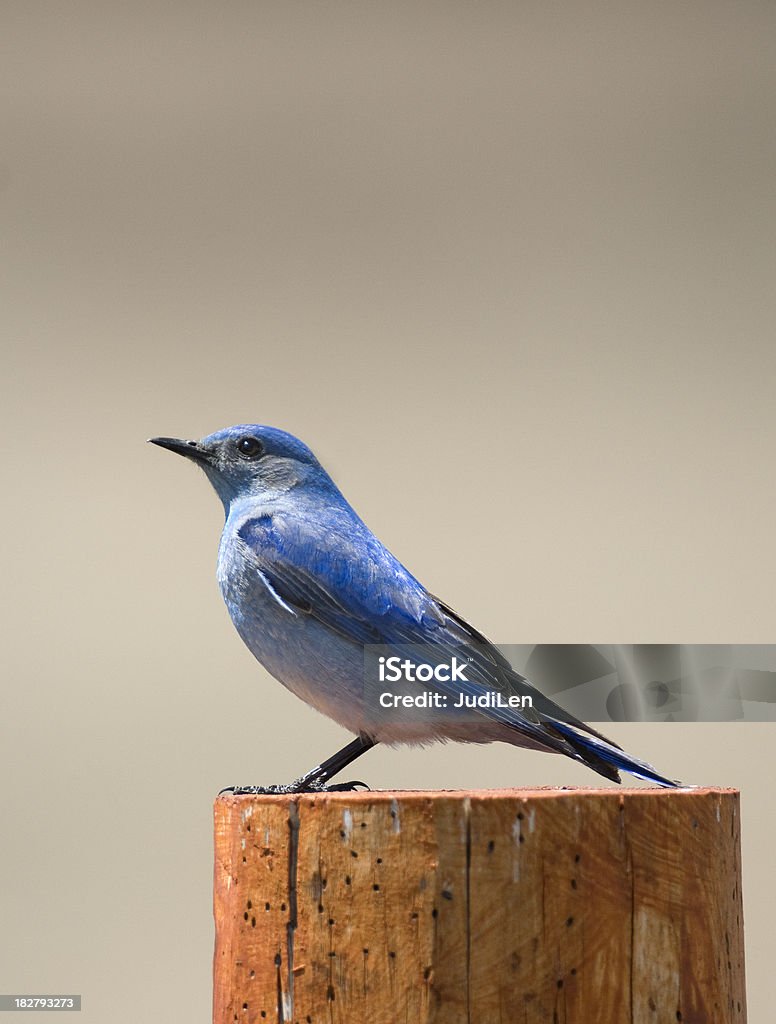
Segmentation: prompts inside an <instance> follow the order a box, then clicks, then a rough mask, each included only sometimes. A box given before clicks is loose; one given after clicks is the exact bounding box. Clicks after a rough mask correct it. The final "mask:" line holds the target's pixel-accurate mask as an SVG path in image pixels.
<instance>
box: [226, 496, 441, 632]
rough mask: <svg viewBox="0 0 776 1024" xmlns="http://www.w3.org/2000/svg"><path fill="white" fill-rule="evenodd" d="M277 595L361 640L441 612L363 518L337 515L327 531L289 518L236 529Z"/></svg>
mask: <svg viewBox="0 0 776 1024" xmlns="http://www.w3.org/2000/svg"><path fill="white" fill-rule="evenodd" d="M238 534H239V537H240V539H241V540H242V541H243V542H244V543H245V544H246V545H247V547H248V549H249V552H250V559H251V561H252V562H254V563H255V565H256V568H257V570H258V571H259V572H260V573H261V575H262V576H263V577H264V579H265V581H266V583H267V584H268V585H269V587H270V588H271V589H272V590H273V591H274V592H275V594H276V595H277V596H278V597H279V598H280V599H281V600H282V602H283V603H285V604H286V605H288V606H289V607H290V609H291V610H293V611H294V612H295V613H297V614H303V615H310V616H311V617H313V618H315V619H317V620H318V621H319V622H321V623H322V624H323V625H325V626H327V627H328V628H329V629H331V630H333V631H334V632H335V633H338V634H339V635H340V636H341V637H342V638H343V639H346V640H349V641H351V642H352V643H356V644H387V643H392V642H396V641H398V640H400V639H401V637H403V636H408V637H413V638H414V640H415V642H422V640H421V638H422V635H423V633H422V631H423V630H425V629H427V628H428V627H429V626H432V625H433V624H434V623H435V622H436V623H441V622H442V620H443V615H442V612H441V611H440V609H439V607H438V606H437V604H436V602H435V601H434V599H433V598H432V597H431V595H430V594H428V592H427V591H426V590H425V588H424V587H423V586H422V585H421V584H420V583H419V582H418V581H417V580H416V579H415V578H414V577H413V576H412V575H411V574H410V573H409V572H407V570H406V569H405V568H404V566H403V565H402V564H401V563H400V562H399V561H398V560H397V559H396V558H394V557H393V555H391V554H390V552H388V551H387V550H386V549H385V548H384V547H383V545H382V544H380V542H379V541H378V540H377V538H376V537H375V536H374V535H373V534H372V533H371V532H370V531H369V530H367V529H366V527H365V526H364V525H363V524H362V523H361V521H360V520H355V522H354V521H353V520H352V519H350V517H348V518H347V519H345V518H344V517H342V516H340V515H337V514H332V515H330V516H329V519H328V521H327V529H326V530H325V531H324V530H323V529H322V528H320V527H318V528H316V529H315V530H313V529H312V528H311V526H310V523H309V521H308V520H304V519H297V518H295V517H291V516H285V515H284V516H282V517H281V516H268V515H263V516H258V517H256V518H254V519H249V520H247V521H246V522H244V523H243V524H242V525H241V527H240V528H239V530H238Z"/></svg>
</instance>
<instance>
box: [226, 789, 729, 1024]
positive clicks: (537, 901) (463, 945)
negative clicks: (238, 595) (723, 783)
mask: <svg viewBox="0 0 776 1024" xmlns="http://www.w3.org/2000/svg"><path fill="white" fill-rule="evenodd" d="M739 824H740V819H739V799H738V793H737V792H736V791H735V790H719V789H695V790H690V789H684V790H654V789H636V790H634V789H631V790H615V789H601V790H582V789H577V790H554V789H548V790H499V791H480V792H471V793H465V792H455V793H413V792H397V793H380V792H378V793H334V794H320V795H301V796H297V797H294V798H290V797H280V796H239V797H233V796H222V797H219V798H218V799H217V800H216V804H215V854H216V857H215V920H216V949H215V964H214V978H215V992H214V1017H213V1019H214V1022H215V1024H237V1022H240V1024H242V1022H244V1024H261V1022H262V1021H265V1020H266V1021H271V1022H273V1024H279V1022H283V1024H290V1022H292V1024H324V1022H326V1024H395V1022H405V1021H408V1022H412V1024H415V1022H418V1024H426V1022H431V1021H434V1022H438V1024H464V1022H472V1024H497V1022H509V1024H511V1022H513V1021H514V1022H521V1024H533V1022H537V1024H538V1022H540V1021H542V1022H557V1024H588V1022H595V1024H642V1022H644V1024H647V1022H648V1024H669V1022H670V1024H675V1022H676V1021H682V1022H684V1024H701V1022H703V1024H723V1022H724V1024H727V1022H736V1024H740V1022H744V1021H745V1020H746V1003H745V995H744V953H743V919H742V909H741V870H740V857H739Z"/></svg>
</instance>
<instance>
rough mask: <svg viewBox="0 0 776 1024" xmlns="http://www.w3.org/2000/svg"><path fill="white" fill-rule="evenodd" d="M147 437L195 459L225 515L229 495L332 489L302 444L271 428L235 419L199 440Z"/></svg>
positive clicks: (269, 495)
mask: <svg viewBox="0 0 776 1024" xmlns="http://www.w3.org/2000/svg"><path fill="white" fill-rule="evenodd" d="M150 441H151V444H158V445H159V446H160V447H161V448H167V449H169V450H170V451H172V452H177V454H178V455H184V456H185V457H186V458H188V459H191V461H192V462H196V463H197V465H199V466H200V467H201V468H202V469H203V470H204V472H205V474H206V476H207V477H208V479H209V480H210V482H211V484H212V485H213V487H214V488H215V489H216V492H217V493H218V496H219V498H220V499H221V501H222V502H223V504H224V509H225V511H226V514H227V515H228V514H229V507H230V505H231V504H232V502H233V501H235V500H239V499H241V498H250V497H257V498H264V499H271V498H272V497H275V496H279V495H280V494H283V493H285V492H287V491H290V490H291V489H292V488H295V487H300V486H301V487H304V488H306V489H315V490H318V491H327V490H331V491H332V492H335V493H338V492H337V488H336V487H335V485H334V482H333V481H332V480H331V477H329V475H328V473H326V471H325V470H324V469H323V467H322V466H321V464H320V463H319V462H318V460H317V459H316V457H315V456H314V455H313V453H312V452H311V451H310V449H309V448H308V447H307V445H306V444H303V443H302V442H301V441H300V440H299V439H298V438H296V437H294V436H293V434H287V433H286V432H285V431H284V430H278V429H277V427H264V426H259V425H258V424H241V425H239V426H236V427H227V428H226V429H225V430H219V431H216V433H215V434H210V435H208V437H203V438H202V439H201V440H199V441H183V440H180V439H179V438H177V437H152V438H150Z"/></svg>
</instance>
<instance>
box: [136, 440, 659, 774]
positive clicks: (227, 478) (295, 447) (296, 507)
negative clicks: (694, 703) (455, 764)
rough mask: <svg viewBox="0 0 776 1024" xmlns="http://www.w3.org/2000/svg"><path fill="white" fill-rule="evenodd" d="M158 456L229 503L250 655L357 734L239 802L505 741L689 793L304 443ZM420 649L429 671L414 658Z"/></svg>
mask: <svg viewBox="0 0 776 1024" xmlns="http://www.w3.org/2000/svg"><path fill="white" fill-rule="evenodd" d="M151 442H152V443H153V444H156V445H159V446H160V447H162V448H167V449H169V450H170V451H172V452H176V453H177V454H179V455H183V456H185V457H186V458H187V459H189V460H191V461H192V462H194V463H196V464H197V465H198V466H199V467H200V468H201V469H203V470H204V472H205V475H206V476H207V478H208V479H209V480H210V483H211V484H212V485H213V487H214V488H215V490H216V493H217V494H218V496H219V498H220V499H221V501H222V503H223V506H224V512H225V514H226V521H225V524H224V528H223V532H222V534H221V542H220V546H219V551H218V583H219V586H220V589H221V593H222V595H223V598H224V601H225V602H226V606H227V608H228V610H229V615H230V616H231V619H232V622H233V623H234V625H235V627H236V629H237V632H238V633H239V634H240V636H241V637H242V639H243V641H244V643H245V644H246V645H247V647H248V648H249V650H250V651H251V653H252V654H253V655H254V656H255V657H256V658H257V659H258V661H259V662H260V663H261V664H262V665H263V666H264V667H265V668H266V669H267V671H268V672H269V673H270V674H271V675H273V676H274V677H275V678H276V679H278V680H279V681H280V682H281V683H283V685H284V686H286V687H287V688H288V689H289V690H290V691H291V692H292V693H294V694H296V695H297V697H300V698H301V699H302V700H303V701H305V702H306V703H307V704H309V705H311V706H312V707H314V708H315V709H316V710H318V711H320V712H322V713H323V714H324V715H328V717H329V718H332V719H334V721H336V722H339V724H340V725H342V726H344V727H345V728H346V729H348V730H349V731H351V732H352V733H355V735H356V738H355V739H354V740H353V741H352V742H350V743H348V744H347V746H345V747H343V749H342V750H339V751H337V752H336V753H335V754H333V755H332V756H331V757H329V758H327V759H326V760H325V761H322V762H321V764H319V765H316V766H315V767H314V768H313V769H312V770H311V771H309V772H307V773H306V774H305V775H303V776H302V777H301V778H299V779H297V780H296V781H295V782H293V783H291V784H290V785H285V786H272V787H254V786H245V787H230V789H232V790H234V791H235V792H267V791H271V792H304V791H309V790H317V789H324V788H345V786H341V787H337V786H331V787H328V786H327V784H328V783H329V780H330V779H332V778H333V777H334V776H335V775H337V774H338V773H339V772H340V771H342V770H343V769H344V768H345V767H346V766H347V765H349V764H350V763H352V762H353V761H355V759H356V758H357V757H359V756H360V755H361V754H363V753H365V752H366V751H367V750H369V749H370V748H371V747H373V746H375V744H377V743H386V744H388V745H391V746H393V745H397V744H403V743H407V744H425V743H429V742H431V741H434V740H443V741H444V740H457V741H461V742H467V743H488V742H493V741H496V740H500V741H504V742H507V743H511V744H514V745H515V746H522V747H530V748H534V749H536V750H542V751H550V752H555V753H559V754H565V755H566V756H567V757H570V758H573V759H574V760H575V761H579V762H581V763H582V764H585V765H587V766H588V767H589V768H592V769H593V770H594V771H596V772H598V773H599V774H600V775H602V776H604V777H605V778H607V779H610V780H612V781H614V782H619V781H620V775H619V772H620V770H623V771H626V772H628V773H630V774H631V775H634V776H636V777H637V778H641V779H643V780H646V781H648V782H651V783H653V784H656V785H659V786H675V785H679V783H677V782H674V781H672V780H670V779H668V778H664V777H663V776H662V775H660V774H659V773H658V772H657V771H656V770H655V769H654V768H653V767H652V766H651V765H650V764H647V763H646V762H645V761H640V760H638V759H637V758H635V757H631V756H630V755H629V754H626V753H625V751H623V750H622V749H621V748H620V747H618V746H617V745H616V744H615V743H613V742H611V741H610V740H607V739H606V737H604V736H602V735H601V734H600V733H599V732H597V731H596V730H595V729H593V728H591V726H589V725H587V724H585V723H584V722H581V721H579V720H578V719H576V718H574V717H573V716H572V715H570V714H569V713H568V712H567V711H565V710H563V709H561V708H560V707H559V706H558V705H557V704H555V703H554V702H553V701H551V700H550V699H549V698H548V697H546V696H544V695H543V694H542V693H541V692H540V691H539V690H538V689H537V688H536V687H534V686H533V685H532V684H531V683H530V682H529V681H528V680H527V679H525V678H524V677H523V676H521V675H519V674H518V673H517V672H515V671H514V670H513V669H512V667H511V666H510V664H509V662H508V661H507V659H506V657H505V656H504V654H503V653H502V652H501V651H500V650H499V649H498V648H497V647H496V646H495V645H493V644H492V643H490V642H489V641H488V640H487V639H486V637H485V636H484V635H483V634H482V633H480V632H479V631H478V630H477V629H475V628H474V627H473V626H471V625H470V624H469V623H468V622H467V621H466V620H465V619H464V618H462V617H461V616H460V615H458V614H457V613H456V612H454V611H453V609H452V608H451V607H450V606H449V605H447V604H445V603H444V602H443V601H440V600H439V598H437V597H435V596H434V595H433V594H431V593H430V592H429V591H428V590H426V588H425V587H424V586H423V585H422V584H421V583H419V582H418V580H417V579H416V578H415V577H414V576H413V575H412V574H411V573H410V572H409V571H408V570H407V569H405V567H404V566H403V565H402V564H401V562H399V561H398V559H397V558H395V557H394V556H393V555H392V554H391V553H390V551H388V549H387V548H386V547H385V546H384V545H383V544H382V543H381V542H380V541H379V540H378V539H377V537H375V535H374V534H373V533H372V532H371V530H369V528H368V527H367V526H366V525H365V523H364V522H363V521H362V520H361V519H360V518H359V516H358V515H357V514H356V512H355V511H354V510H353V509H352V508H351V506H350V505H349V504H348V502H347V501H346V500H345V498H344V496H343V495H342V493H341V492H340V490H339V489H338V487H337V486H336V484H335V483H334V481H333V480H332V479H331V477H330V476H329V474H328V473H327V472H326V470H325V469H324V468H323V466H322V465H321V464H320V462H319V461H318V459H317V458H316V457H315V455H313V453H312V451H311V450H310V449H309V448H308V447H307V445H305V444H303V443H302V441H300V440H298V439H297V438H296V437H294V436H292V435H291V434H288V433H286V432H285V431H282V430H279V429H277V428H275V427H269V426H259V425H241V426H234V427H228V428H226V429H225V430H220V431H218V432H216V433H214V434H210V435H209V436H208V437H204V438H202V439H201V440H199V441H184V440H180V439H178V438H172V437H155V438H151ZM429 650H431V651H434V652H436V653H435V655H434V657H433V658H432V659H431V661H430V662H428V663H427V664H426V665H425V668H426V673H427V675H426V677H425V681H421V680H422V679H423V678H424V677H423V676H422V675H421V664H422V660H421V659H420V655H419V654H418V652H420V651H429ZM368 651H380V652H381V654H380V658H379V659H378V661H379V665H380V670H381V671H382V670H383V669H384V668H385V666H386V665H390V667H391V668H392V669H395V670H396V671H398V672H399V675H400V676H401V680H402V682H401V684H400V686H399V687H398V690H397V692H398V696H395V695H394V696H393V697H392V696H391V695H390V693H389V695H388V700H389V703H390V701H391V700H395V701H396V703H397V706H396V707H395V708H393V709H392V710H390V711H384V708H385V706H386V705H385V694H386V692H388V691H387V690H386V687H387V684H381V686H375V685H372V684H371V683H368V682H366V681H365V679H366V675H367V671H366V666H367V665H368V664H369V663H370V662H369V659H368V658H366V657H365V652H368ZM407 651H410V652H411V654H412V652H414V654H415V657H414V660H413V657H412V656H410V657H403V655H404V654H406V652H407ZM392 652H395V657H391V653H392ZM371 664H372V665H373V667H374V665H375V664H377V662H375V661H373V662H372V663H371ZM445 664H447V668H445ZM461 666H464V668H462V667H461ZM413 667H414V668H415V674H413V672H412V671H409V670H408V669H412V668H413ZM394 674H395V673H394ZM370 678H371V677H370ZM381 687H382V688H381ZM378 691H379V693H378ZM423 694H425V698H423ZM423 699H425V700H426V703H427V706H425V707H423V708H422V709H421V705H422V703H423Z"/></svg>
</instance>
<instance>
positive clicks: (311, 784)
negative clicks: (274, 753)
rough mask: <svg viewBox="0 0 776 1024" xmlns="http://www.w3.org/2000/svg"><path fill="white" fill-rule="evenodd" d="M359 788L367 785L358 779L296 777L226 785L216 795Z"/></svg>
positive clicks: (351, 790) (277, 793)
mask: <svg viewBox="0 0 776 1024" xmlns="http://www.w3.org/2000/svg"><path fill="white" fill-rule="evenodd" d="M359 789H364V790H368V789H369V786H367V784H366V783H365V782H360V781H354V782H335V783H331V784H327V783H325V782H317V781H314V780H313V781H309V780H307V779H297V780H296V782H290V783H288V784H287V785H276V786H226V787H225V788H224V789H221V790H219V792H218V795H219V796H221V794H222V793H231V794H232V796H288V795H290V794H292V793H353V792H356V791H358V790H359Z"/></svg>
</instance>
